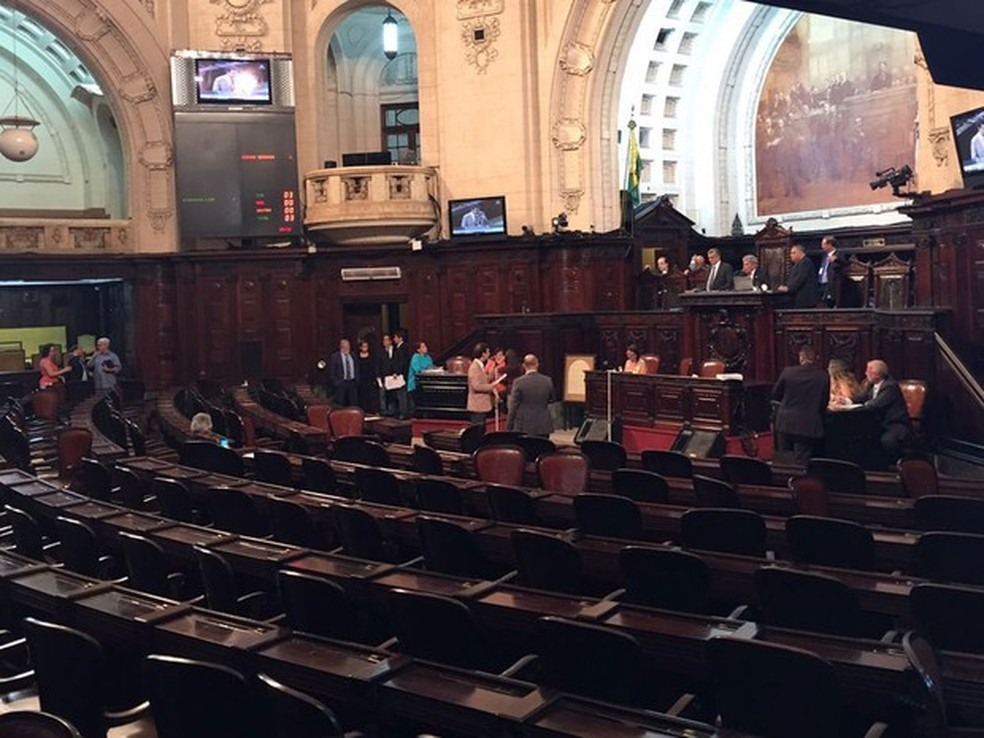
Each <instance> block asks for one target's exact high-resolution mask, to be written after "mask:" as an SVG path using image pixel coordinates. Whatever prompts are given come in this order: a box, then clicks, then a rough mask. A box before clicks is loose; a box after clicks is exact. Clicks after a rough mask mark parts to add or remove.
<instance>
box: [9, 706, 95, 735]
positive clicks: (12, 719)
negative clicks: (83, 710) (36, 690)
mask: <svg viewBox="0 0 984 738" xmlns="http://www.w3.org/2000/svg"><path fill="white" fill-rule="evenodd" d="M0 735H2V736H4V738H82V734H81V733H79V731H77V730H76V729H75V726H74V725H72V724H71V723H70V722H68V721H67V720H63V719H62V718H60V717H58V716H57V715H52V714H51V713H48V712H37V711H34V710H15V711H14V712H6V713H3V714H2V715H0Z"/></svg>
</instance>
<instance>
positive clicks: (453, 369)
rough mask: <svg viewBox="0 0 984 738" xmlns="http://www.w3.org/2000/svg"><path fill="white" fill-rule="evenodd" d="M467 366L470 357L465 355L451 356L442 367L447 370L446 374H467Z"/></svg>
mask: <svg viewBox="0 0 984 738" xmlns="http://www.w3.org/2000/svg"><path fill="white" fill-rule="evenodd" d="M469 366H471V359H469V358H468V357H467V356H452V357H451V358H450V359H448V360H447V361H446V362H444V368H445V369H447V370H448V374H467V373H468V367H469Z"/></svg>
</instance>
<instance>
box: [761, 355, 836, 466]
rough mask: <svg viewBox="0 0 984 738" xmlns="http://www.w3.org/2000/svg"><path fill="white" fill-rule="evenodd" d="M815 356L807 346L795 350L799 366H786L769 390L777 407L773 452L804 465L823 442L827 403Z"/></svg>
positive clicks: (825, 384) (822, 374)
mask: <svg viewBox="0 0 984 738" xmlns="http://www.w3.org/2000/svg"><path fill="white" fill-rule="evenodd" d="M816 360H817V354H816V352H815V351H814V350H813V348H812V347H810V346H803V347H802V348H801V349H800V350H799V364H798V365H797V366H787V367H786V368H785V369H783V370H782V374H780V375H779V380H778V381H777V382H776V386H775V387H774V388H773V390H772V399H773V400H774V401H776V402H778V403H779V408H778V410H777V411H776V420H775V424H774V427H775V432H776V450H777V451H780V452H786V453H789V452H791V453H792V455H793V458H794V459H795V460H796V461H797V462H798V463H800V464H806V462H807V461H809V460H810V457H812V456H813V455H814V453H815V452H816V451H817V448H818V446H819V445H820V442H821V441H822V440H823V413H824V410H826V409H827V404H828V402H829V401H830V379H829V377H828V375H827V372H826V371H824V370H823V368H821V367H819V366H816V364H815V362H816Z"/></svg>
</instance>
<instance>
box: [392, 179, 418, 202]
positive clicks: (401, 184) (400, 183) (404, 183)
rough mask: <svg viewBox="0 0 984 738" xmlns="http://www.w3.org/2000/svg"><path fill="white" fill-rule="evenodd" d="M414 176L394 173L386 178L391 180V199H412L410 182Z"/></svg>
mask: <svg viewBox="0 0 984 738" xmlns="http://www.w3.org/2000/svg"><path fill="white" fill-rule="evenodd" d="M412 179H413V178H412V177H408V176H404V175H400V174H393V175H390V176H388V177H387V178H386V180H387V181H388V182H389V199H390V200H409V199H410V182H411V181H412Z"/></svg>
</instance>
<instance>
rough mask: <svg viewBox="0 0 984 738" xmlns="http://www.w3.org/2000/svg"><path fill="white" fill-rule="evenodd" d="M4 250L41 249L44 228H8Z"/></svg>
mask: <svg viewBox="0 0 984 738" xmlns="http://www.w3.org/2000/svg"><path fill="white" fill-rule="evenodd" d="M5 235H6V238H5V239H4V244H3V246H4V248H5V249H7V250H9V251H34V250H36V249H39V248H41V244H42V243H43V241H44V228H43V227H40V226H38V227H34V228H29V227H25V228H10V229H8V230H7V231H6V232H5Z"/></svg>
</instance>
